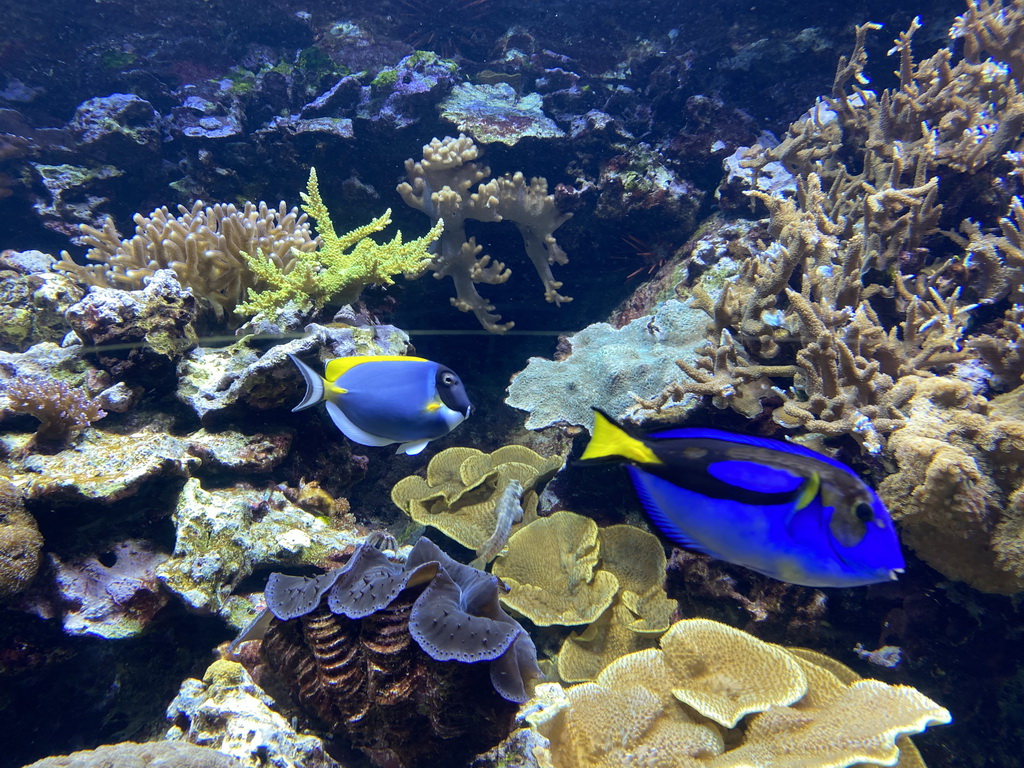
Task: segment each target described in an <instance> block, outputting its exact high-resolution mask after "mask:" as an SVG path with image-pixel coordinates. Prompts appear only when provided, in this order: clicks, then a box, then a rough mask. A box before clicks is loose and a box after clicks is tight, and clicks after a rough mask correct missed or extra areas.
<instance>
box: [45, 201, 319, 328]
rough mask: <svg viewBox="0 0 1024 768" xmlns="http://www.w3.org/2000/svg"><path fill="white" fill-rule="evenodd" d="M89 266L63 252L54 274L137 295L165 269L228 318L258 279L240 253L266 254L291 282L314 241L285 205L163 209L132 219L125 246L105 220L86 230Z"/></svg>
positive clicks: (304, 222) (299, 215)
mask: <svg viewBox="0 0 1024 768" xmlns="http://www.w3.org/2000/svg"><path fill="white" fill-rule="evenodd" d="M82 234H83V235H84V239H85V243H86V245H88V246H90V248H89V251H88V253H87V254H86V258H87V259H89V260H90V261H93V262H97V263H95V264H92V265H89V266H81V265H79V264H76V263H75V262H74V260H72V258H71V256H70V255H69V254H68V253H67V252H66V251H65V252H64V253H63V254H62V260H61V261H60V262H58V264H57V268H58V269H60V270H63V271H65V272H68V273H70V274H72V275H74V276H75V277H76V278H77V279H78V280H80V281H81V282H82V283H85V284H87V285H100V286H107V287H110V288H122V289H126V290H136V289H139V288H142V287H143V285H144V283H145V279H146V278H147V277H149V276H151V275H152V274H153V273H154V272H156V271H157V270H160V269H168V268H169V269H173V270H174V271H175V273H176V274H177V276H178V279H179V280H180V281H181V284H182V285H184V286H186V287H188V288H191V289H192V290H193V291H194V292H195V293H196V295H197V296H198V297H199V298H201V299H203V300H204V301H206V302H207V303H208V305H209V307H210V308H211V309H212V310H213V311H214V313H215V314H216V315H217V316H218V317H220V318H223V317H230V316H231V313H232V311H233V310H234V308H235V306H237V305H238V304H239V303H240V302H241V301H243V300H244V299H245V297H246V295H247V292H248V291H249V289H250V288H255V287H256V275H255V274H254V273H253V272H252V270H250V269H249V268H248V263H247V261H246V259H245V257H244V256H243V255H242V254H243V253H249V254H255V253H257V252H259V253H262V254H263V255H264V257H266V258H267V259H269V260H270V261H271V262H272V263H273V264H274V266H276V267H277V268H278V269H280V270H281V271H282V272H283V273H285V274H287V273H288V272H289V271H290V270H291V268H292V266H293V265H294V263H295V258H296V257H295V253H294V251H293V249H294V250H297V251H299V252H311V251H315V250H316V248H317V244H318V243H317V241H316V239H315V238H314V237H313V236H312V234H311V233H310V229H309V223H308V222H307V220H306V214H304V213H300V212H299V210H298V209H297V208H292V209H291V210H288V208H287V206H286V205H285V203H283V202H282V203H281V204H280V205H279V206H278V207H277V208H271V207H270V206H268V205H267V204H266V203H263V202H261V203H259V204H258V205H257V204H255V203H251V202H247V203H245V205H244V206H242V208H241V209H239V208H238V207H237V206H235V205H234V204H230V203H228V204H225V203H217V204H215V205H210V206H208V205H205V204H204V203H203V202H202V201H199V200H197V201H196V202H195V204H194V205H193V206H192V207H191V208H186V207H185V206H183V205H179V206H178V215H177V216H174V215H172V214H171V212H170V211H169V210H168V208H167V207H166V206H164V207H162V208H158V209H156V210H155V211H153V212H152V213H151V214H150V215H149V216H143V215H142V214H140V213H137V214H135V236H134V237H132V238H130V239H123V238H122V237H121V234H120V232H118V231H117V228H116V227H115V226H114V223H113V221H111V220H110V219H107V221H106V223H105V224H104V225H103V228H102V229H96V228H94V227H90V226H88V225H82Z"/></svg>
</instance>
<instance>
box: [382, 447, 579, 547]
mask: <svg viewBox="0 0 1024 768" xmlns="http://www.w3.org/2000/svg"><path fill="white" fill-rule="evenodd" d="M561 466H562V460H561V459H560V458H557V457H552V458H545V457H543V456H541V455H539V454H537V453H534V452H533V451H531V450H530V449H529V448H526V447H525V446H522V445H506V446H503V447H502V448H499V449H498V450H496V451H494V452H493V453H484V452H483V451H478V450H477V449H475V448H464V447H455V448H448V449H446V450H444V451H441V452H440V453H438V454H437V455H435V456H434V457H433V458H432V459H431V460H430V463H429V464H428V465H427V476H426V478H425V479H424V478H422V477H419V476H418V475H410V476H409V477H406V478H403V479H402V480H399V481H398V482H397V483H396V484H395V486H394V488H392V489H391V500H392V501H394V503H395V504H396V505H397V506H398V507H399V508H401V509H402V510H403V511H404V512H405V513H406V514H408V515H409V516H410V517H412V519H413V520H415V521H416V522H417V523H420V524H421V525H429V526H431V527H433V528H437V529H438V530H439V531H441V532H442V533H444V534H445V535H446V536H448V537H450V538H452V539H454V540H455V541H457V542H459V544H462V546H464V547H469V548H470V549H482V548H483V546H484V544H485V543H487V542H489V541H490V540H491V538H492V537H493V536H494V534H495V531H496V530H497V529H498V528H499V525H500V524H503V523H502V521H501V520H500V515H499V512H501V505H500V502H501V500H502V497H503V494H505V493H506V491H507V489H508V487H509V485H510V484H511V483H513V482H515V483H518V484H519V486H520V488H521V491H522V493H521V498H520V504H521V507H522V517H521V518H520V520H519V521H516V522H515V523H513V522H511V521H509V523H508V531H509V532H512V531H514V530H518V529H519V528H520V527H521V526H522V525H525V524H527V523H529V522H530V521H532V520H535V519H536V518H537V500H538V494H539V493H540V492H541V491H542V490H543V488H544V486H545V485H546V484H547V482H548V481H549V480H550V479H551V478H552V477H554V474H555V472H557V471H558V469H559V468H560V467H561ZM505 511H506V512H507V513H513V512H514V510H513V509H510V508H506V509H505ZM495 546H497V542H494V543H492V548H493V547H495ZM500 549H501V547H497V549H496V550H495V551H494V552H492V553H490V555H489V556H491V557H493V555H494V554H497V552H498V551H500Z"/></svg>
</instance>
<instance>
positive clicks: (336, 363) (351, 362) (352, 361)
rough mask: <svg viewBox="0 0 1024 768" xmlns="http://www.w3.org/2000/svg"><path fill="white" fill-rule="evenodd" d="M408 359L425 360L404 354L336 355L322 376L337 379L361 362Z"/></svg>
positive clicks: (331, 379) (330, 379) (422, 361)
mask: <svg viewBox="0 0 1024 768" xmlns="http://www.w3.org/2000/svg"><path fill="white" fill-rule="evenodd" d="M409 360H415V361H417V362H421V363H425V362H427V361H426V360H424V359H423V358H422V357H406V356H404V355H352V356H350V357H336V358H334V359H333V360H331V361H330V362H329V363H327V370H326V371H325V372H324V378H325V379H327V380H328V381H337V380H338V378H339V377H340V376H341V375H342V374H343V373H348V371H350V370H352V369H353V368H355V367H356V366H357V365H359V364H361V363H379V362H384V361H391V362H398V361H409Z"/></svg>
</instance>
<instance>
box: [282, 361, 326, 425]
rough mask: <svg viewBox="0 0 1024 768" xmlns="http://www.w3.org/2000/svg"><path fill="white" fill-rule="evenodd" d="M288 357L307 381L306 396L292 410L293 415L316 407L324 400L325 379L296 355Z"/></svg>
mask: <svg viewBox="0 0 1024 768" xmlns="http://www.w3.org/2000/svg"><path fill="white" fill-rule="evenodd" d="M288 357H290V358H291V359H292V362H293V363H295V367H296V368H298V369H299V373H301V374H302V378H303V379H305V381H306V395H305V396H304V397H303V398H302V402H300V403H299V404H298V405H296V406H295V407H294V408H292V413H294V412H295V411H301V410H302V409H304V408H309V407H310V406H313V405H316V404H317V403H319V402H321V401H322V400H323V399H324V396H325V393H324V383H325V381H324V378H323V377H322V376H321V375H320V374H319V373H317V372H316V371H314V370H313V369H312V368H310V367H309V366H308V365H306V364H305V363H304V362H302V361H301V360H299V358H297V357H296V356H295V355H292V354H289V355H288Z"/></svg>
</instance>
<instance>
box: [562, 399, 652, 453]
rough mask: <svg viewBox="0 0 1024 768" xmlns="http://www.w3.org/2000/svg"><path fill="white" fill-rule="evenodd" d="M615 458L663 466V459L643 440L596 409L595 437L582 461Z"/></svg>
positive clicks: (588, 444) (591, 440)
mask: <svg viewBox="0 0 1024 768" xmlns="http://www.w3.org/2000/svg"><path fill="white" fill-rule="evenodd" d="M614 458H618V459H625V460H627V461H633V462H636V463H638V464H661V459H659V458H658V457H657V456H655V455H654V451H652V450H651V449H650V448H649V447H648V446H647V445H646V444H644V442H643V441H642V440H640V439H638V438H635V437H633V436H632V435H630V434H629V433H628V432H626V430H624V429H623V428H622V427H621V426H619V425H618V424H617V423H616V422H615V419H613V418H612V417H611V416H609V415H608V414H607V413H605V412H604V411H602V410H599V409H598V408H594V431H593V436H592V437H591V438H590V442H589V443H587V447H586V449H584V451H583V455H582V456H581V457H580V460H581V461H586V460H588V459H614Z"/></svg>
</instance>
